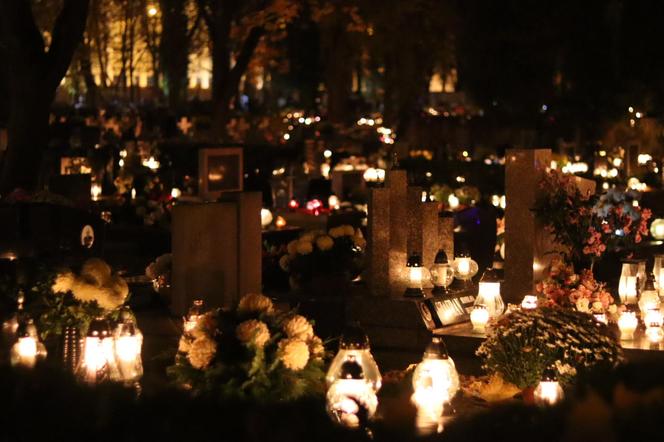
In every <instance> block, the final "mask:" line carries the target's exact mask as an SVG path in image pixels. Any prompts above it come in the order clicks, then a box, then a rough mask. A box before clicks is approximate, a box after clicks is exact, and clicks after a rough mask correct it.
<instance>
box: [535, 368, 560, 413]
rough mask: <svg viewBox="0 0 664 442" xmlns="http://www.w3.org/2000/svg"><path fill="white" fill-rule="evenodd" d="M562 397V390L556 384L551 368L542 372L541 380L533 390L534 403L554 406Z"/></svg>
mask: <svg viewBox="0 0 664 442" xmlns="http://www.w3.org/2000/svg"><path fill="white" fill-rule="evenodd" d="M563 397H564V393H563V389H562V387H561V386H560V383H559V382H558V377H557V375H556V371H555V369H553V368H549V369H547V370H544V373H542V380H541V381H540V383H539V385H538V386H537V388H536V389H535V403H537V404H538V405H555V404H557V403H558V402H560V401H561V400H562V399H563Z"/></svg>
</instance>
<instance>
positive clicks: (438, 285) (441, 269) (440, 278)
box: [429, 249, 454, 295]
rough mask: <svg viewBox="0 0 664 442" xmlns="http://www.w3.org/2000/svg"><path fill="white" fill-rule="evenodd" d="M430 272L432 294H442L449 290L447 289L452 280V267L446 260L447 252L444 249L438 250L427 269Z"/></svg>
mask: <svg viewBox="0 0 664 442" xmlns="http://www.w3.org/2000/svg"><path fill="white" fill-rule="evenodd" d="M429 273H431V283H432V284H433V291H432V293H433V294H434V295H444V294H447V293H448V292H449V290H448V289H447V288H448V287H449V285H450V284H451V283H452V281H453V280H454V269H453V268H452V266H451V265H450V263H449V262H448V261H447V254H446V253H445V251H444V250H442V249H441V250H438V253H436V257H435V258H434V260H433V265H432V266H431V269H430V270H429Z"/></svg>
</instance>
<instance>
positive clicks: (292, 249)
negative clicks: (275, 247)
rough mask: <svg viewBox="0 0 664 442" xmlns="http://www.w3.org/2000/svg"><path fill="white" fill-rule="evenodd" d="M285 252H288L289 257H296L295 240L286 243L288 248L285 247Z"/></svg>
mask: <svg viewBox="0 0 664 442" xmlns="http://www.w3.org/2000/svg"><path fill="white" fill-rule="evenodd" d="M286 250H288V254H289V255H297V240H296V239H295V240H293V241H291V242H289V243H288V246H286Z"/></svg>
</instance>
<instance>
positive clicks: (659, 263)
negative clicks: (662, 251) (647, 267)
mask: <svg viewBox="0 0 664 442" xmlns="http://www.w3.org/2000/svg"><path fill="white" fill-rule="evenodd" d="M652 274H653V275H655V282H656V283H657V288H658V289H659V290H660V291H661V290H662V288H664V287H662V284H663V283H664V282H662V275H664V255H655V256H654V257H653V264H652Z"/></svg>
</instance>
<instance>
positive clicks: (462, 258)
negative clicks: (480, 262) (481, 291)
mask: <svg viewBox="0 0 664 442" xmlns="http://www.w3.org/2000/svg"><path fill="white" fill-rule="evenodd" d="M453 265H454V277H455V278H457V279H459V280H461V281H470V280H471V279H473V276H475V275H477V271H478V270H479V267H478V266H477V263H476V262H475V261H473V260H472V259H471V257H470V255H468V254H466V253H462V254H461V255H459V256H457V257H456V258H454V264H453Z"/></svg>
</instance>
